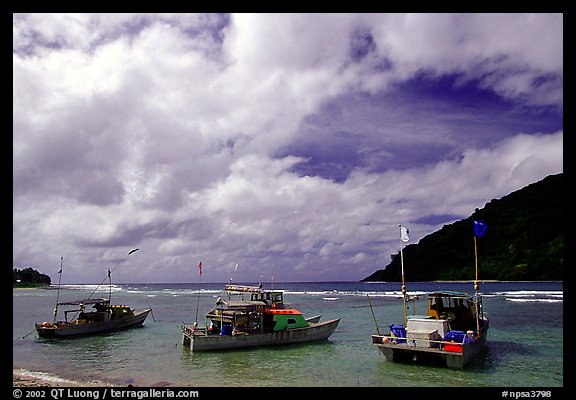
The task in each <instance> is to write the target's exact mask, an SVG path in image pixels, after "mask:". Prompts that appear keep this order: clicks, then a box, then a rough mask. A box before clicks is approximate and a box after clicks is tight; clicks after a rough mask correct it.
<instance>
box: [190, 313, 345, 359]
mask: <svg viewBox="0 0 576 400" xmlns="http://www.w3.org/2000/svg"><path fill="white" fill-rule="evenodd" d="M339 322H340V319H339V318H338V319H333V320H329V321H325V322H311V323H309V326H308V327H305V328H296V329H288V330H284V331H277V332H265V333H242V334H238V335H219V334H208V335H207V334H206V333H205V330H204V329H196V330H193V329H191V328H188V327H187V326H186V325H184V324H182V343H183V344H184V345H185V346H189V347H190V350H192V351H194V352H201V351H218V350H230V349H239V348H246V347H257V346H277V345H285V344H293V343H306V342H314V341H318V340H324V339H328V337H329V336H330V335H332V333H333V332H334V330H335V329H336V327H337V326H338V323H339Z"/></svg>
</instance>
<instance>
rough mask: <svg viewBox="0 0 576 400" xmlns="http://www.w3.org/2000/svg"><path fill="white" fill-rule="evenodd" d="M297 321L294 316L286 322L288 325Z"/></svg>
mask: <svg viewBox="0 0 576 400" xmlns="http://www.w3.org/2000/svg"><path fill="white" fill-rule="evenodd" d="M295 323H296V320H295V319H294V318H288V319H287V320H286V324H287V325H290V324H295Z"/></svg>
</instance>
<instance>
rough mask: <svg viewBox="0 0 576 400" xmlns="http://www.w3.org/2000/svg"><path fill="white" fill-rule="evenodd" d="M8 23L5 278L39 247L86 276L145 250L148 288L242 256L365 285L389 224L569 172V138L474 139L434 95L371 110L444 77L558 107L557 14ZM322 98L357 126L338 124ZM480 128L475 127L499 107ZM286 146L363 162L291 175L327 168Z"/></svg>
mask: <svg viewBox="0 0 576 400" xmlns="http://www.w3.org/2000/svg"><path fill="white" fill-rule="evenodd" d="M13 21H14V22H13V46H14V55H13V121H14V122H13V166H14V171H13V177H14V185H13V199H14V209H13V216H14V225H13V231H14V243H13V249H14V262H15V264H17V265H15V267H19V266H27V265H38V266H39V267H40V269H42V270H44V271H46V272H49V268H50V267H51V266H52V261H47V259H49V258H50V255H52V254H53V255H54V257H52V258H54V259H55V260H58V259H59V257H60V255H64V256H65V259H68V260H71V261H73V263H72V262H71V264H73V265H71V266H70V279H73V280H76V281H82V280H85V279H86V280H92V281H95V280H98V279H97V277H96V272H98V271H99V269H96V270H94V269H92V271H93V272H94V271H96V272H94V273H92V274H88V275H85V274H87V272H86V271H87V268H88V267H89V266H91V265H100V263H101V258H102V252H103V251H104V252H105V253H106V257H107V258H108V259H111V258H114V257H119V254H122V253H123V251H124V249H129V248H131V247H132V246H137V247H140V248H141V249H142V251H141V252H140V253H139V254H138V260H139V262H138V263H130V265H129V266H127V267H126V269H127V270H130V268H134V269H136V268H140V269H139V271H140V273H139V274H138V277H139V278H138V279H141V280H180V279H184V278H183V271H186V268H188V266H191V265H192V264H195V263H197V261H198V260H199V259H202V260H203V261H204V262H205V263H206V268H205V271H206V272H205V274H206V277H207V279H211V280H227V279H228V274H229V271H230V265H232V267H233V266H234V265H235V263H236V262H241V263H242V265H243V268H242V269H243V271H245V273H246V274H247V275H246V279H254V280H257V279H258V277H259V274H260V273H261V272H262V271H267V269H269V268H274V269H275V274H276V278H275V279H284V280H291V279H312V280H314V279H333V278H334V277H335V276H337V275H338V274H341V275H338V276H341V279H360V278H363V277H364V276H366V275H368V274H370V273H371V272H373V270H374V269H375V268H376V267H381V266H382V263H385V262H387V259H388V253H389V252H390V251H393V249H394V247H395V243H396V237H395V230H394V229H393V227H394V226H397V224H398V223H404V222H406V221H416V220H418V219H419V218H422V217H425V216H427V215H432V214H437V215H440V214H446V215H462V216H466V215H468V214H469V213H470V212H471V211H473V209H474V208H475V207H481V206H482V205H483V204H484V203H485V202H486V201H489V200H490V199H491V198H494V197H498V196H502V195H504V194H507V193H508V192H510V191H512V190H515V189H518V188H520V187H522V186H523V185H526V184H528V183H532V182H534V181H536V180H539V179H541V178H543V177H544V176H546V175H548V174H551V173H557V172H561V171H562V168H563V166H562V137H563V135H562V132H559V133H556V134H552V132H542V134H539V135H535V134H534V133H533V132H530V133H529V134H528V133H527V134H519V133H518V132H515V134H514V136H510V134H509V133H508V132H509V131H507V134H508V139H505V138H504V137H505V136H504V135H501V136H498V135H500V133H494V134H493V135H492V136H489V138H487V139H486V142H491V143H493V145H492V146H491V147H486V145H485V143H483V144H482V145H480V144H479V142H480V141H479V140H478V139H476V140H472V139H471V137H472V136H473V135H472V134H471V133H468V132H458V131H457V129H454V128H451V129H452V130H451V131H449V132H448V131H447V129H446V128H445V125H440V124H439V123H438V121H446V120H458V122H459V123H458V125H457V127H458V128H459V127H462V126H465V125H466V124H467V123H470V121H471V119H472V114H473V113H474V112H473V111H472V112H464V111H462V109H461V108H459V109H458V112H456V110H455V109H454V108H453V107H452V104H451V103H449V102H447V101H446V100H445V99H443V100H435V99H433V98H431V99H430V101H427V100H425V99H423V100H422V101H421V102H420V103H418V107H415V108H406V107H404V105H405V102H406V100H405V99H404V98H403V100H402V101H396V102H394V99H392V100H391V99H387V100H386V101H380V102H377V101H378V100H381V97H382V96H383V95H384V94H386V93H394V92H393V90H396V89H397V88H398V85H399V84H400V83H402V82H404V81H406V80H410V79H412V78H414V77H416V76H418V77H420V76H423V75H424V76H430V77H431V80H432V77H441V76H442V75H443V74H450V75H452V76H455V75H454V74H456V76H457V78H456V82H457V83H458V84H462V85H464V84H465V83H467V82H468V83H469V82H476V83H477V85H478V87H479V88H486V89H489V90H492V91H493V92H494V93H495V95H499V96H502V97H503V98H504V99H505V100H507V101H509V102H517V105H518V109H522V107H527V108H529V107H530V106H531V105H534V104H537V105H540V106H553V107H556V109H558V108H560V109H561V105H562V73H563V72H562V40H561V39H562V17H561V16H558V15H554V14H543V15H520V14H512V15H476V14H467V15H452V14H450V15H438V14H433V15H397V14H390V15H381V14H240V15H231V16H227V15H216V14H208V15H205V14H191V15H188V14H113V15H109V14H42V15H39V14H15V15H14V19H13ZM390 90H392V92H390ZM367 93H368V94H369V95H366V94H367ZM408 98H410V97H408ZM350 99H355V103H354V107H353V108H352V107H350V108H347V107H346V106H347V105H349V104H350V105H351V104H352V102H351V101H350ZM362 99H365V100H366V101H370V102H371V103H370V104H369V105H368V104H367V105H366V108H365V109H370V110H371V111H370V113H368V112H366V113H363V111H362V110H363V109H364V108H363V107H360V106H359V104H361V103H362ZM397 100H401V99H397ZM333 104H339V106H340V107H341V109H342V110H344V111H343V113H349V115H351V116H352V117H350V118H341V119H338V118H333V115H332V114H331V111H333V110H332V107H333ZM430 104H434V106H428V107H426V105H430ZM375 115H378V116H379V118H375V117H374V116H375ZM397 115H402V116H403V118H404V120H403V121H402V122H400V121H399V120H398V118H395V117H394V116H397ZM475 117H477V119H475V120H474V121H475V123H476V125H474V129H475V127H476V126H478V125H479V123H478V121H482V118H486V120H487V119H489V118H491V117H492V115H490V116H487V117H483V116H482V115H479V116H475ZM507 117H508V118H512V117H510V116H507ZM310 119H314V120H315V121H316V122H315V124H312V123H309V121H310ZM341 121H344V122H345V123H346V124H348V125H346V126H344V125H343V124H341ZM505 122H507V121H503V122H502V123H503V124H504V123H505ZM331 123H332V125H331ZM304 128H306V129H304ZM469 129H470V130H471V131H472V132H474V129H472V128H469ZM511 129H512V128H511ZM341 132H345V133H346V134H340V133H341ZM348 132H354V133H355V134H348ZM356 133H357V134H356ZM306 135H309V136H306ZM496 139H497V141H495V140H496ZM295 144H298V145H300V146H301V147H306V145H309V144H314V145H316V146H318V147H319V148H320V149H324V150H326V151H327V152H328V153H330V155H331V156H332V158H330V159H328V160H326V162H325V163H324V164H323V166H324V165H331V166H332V168H344V164H346V163H351V164H354V162H355V161H354V162H353V161H349V160H345V159H343V158H342V157H343V156H342V154H344V155H355V156H357V157H358V159H359V160H363V162H364V163H363V164H358V165H356V164H354V165H352V168H350V173H349V174H348V175H346V176H345V179H343V180H342V181H341V182H338V183H336V182H334V181H332V180H330V179H324V178H322V174H317V175H314V174H312V175H311V176H300V175H299V174H298V173H297V170H298V169H297V167H298V165H299V164H301V163H303V162H306V161H307V162H308V163H309V164H310V165H311V166H314V165H320V163H318V160H316V159H314V157H310V158H309V159H304V158H302V157H299V156H297V155H296V156H294V155H293V154H295V153H294V152H291V151H290V150H289V149H291V148H292V147H294V146H295ZM430 145H438V147H440V148H441V149H442V150H443V151H446V152H447V155H446V156H445V157H444V158H442V159H441V161H438V160H435V161H434V162H433V163H432V162H430V163H429V164H427V165H425V166H423V164H422V159H425V157H423V156H420V155H419V154H418V151H425V149H426V146H430ZM291 146H292V147H291ZM355 146H356V147H355ZM399 146H401V148H402V149H403V153H402V154H404V155H403V156H402V155H398V152H397V151H398V148H399ZM356 148H359V149H360V150H359V151H358V153H356ZM444 148H446V149H448V150H445V149H444ZM347 149H353V150H354V151H352V150H351V151H349V152H348V153H347V152H346V151H345V150H347ZM406 149H409V150H410V151H407V150H406ZM450 151H452V153H450ZM338 152H342V154H340V153H338ZM456 154H459V155H461V158H459V159H454V157H455V155H456ZM393 156H395V157H404V158H406V165H405V167H404V168H402V170H399V169H389V168H388V169H386V170H380V169H379V168H378V166H379V165H380V164H381V162H382V159H383V158H387V157H390V158H392V157H393ZM415 158H420V159H419V160H418V161H419V162H418V163H416V162H415V160H414V159H415ZM410 163H412V164H410ZM410 165H412V166H410ZM368 168H370V169H368ZM439 187H442V188H443V189H442V190H438V188H439ZM436 228H437V226H426V225H421V226H415V227H414V228H412V229H411V232H413V235H414V238H418V237H421V236H423V235H424V234H426V233H429V232H430V231H431V230H433V229H436ZM54 253H57V254H54ZM193 261H194V262H193ZM22 263H24V264H25V265H21V264H22ZM138 265H140V267H138ZM350 266H354V268H350ZM335 271H338V272H337V273H336V272H335ZM250 274H252V275H250ZM129 276H130V275H129V274H127V275H126V277H127V279H128V277H129ZM191 276H192V275H191ZM191 279H192V278H191Z"/></svg>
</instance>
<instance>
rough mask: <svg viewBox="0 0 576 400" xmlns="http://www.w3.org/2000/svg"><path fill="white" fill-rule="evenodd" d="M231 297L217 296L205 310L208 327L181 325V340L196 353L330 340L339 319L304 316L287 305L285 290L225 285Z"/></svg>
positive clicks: (194, 324)
mask: <svg viewBox="0 0 576 400" xmlns="http://www.w3.org/2000/svg"><path fill="white" fill-rule="evenodd" d="M225 292H226V293H227V294H228V299H222V298H221V297H220V298H218V300H217V301H216V304H215V306H214V308H212V309H211V310H210V311H208V312H207V313H206V317H205V326H204V327H199V326H198V325H197V323H196V322H195V323H193V324H191V325H190V324H185V323H182V324H181V332H182V343H183V344H184V346H186V347H189V348H190V350H192V351H194V352H202V351H217V350H230V349H238V348H246V347H257V346H276V345H285V344H293V343H306V342H314V341H319V340H325V339H328V337H329V336H330V335H332V333H333V332H334V330H335V329H336V327H337V326H338V323H339V322H340V318H337V319H331V320H327V321H320V318H321V316H320V315H316V316H313V317H309V318H305V317H304V316H303V315H302V313H301V312H300V311H298V310H296V309H294V308H290V307H287V306H286V305H285V304H284V292H283V291H282V290H265V289H262V287H261V285H260V286H245V285H226V286H225Z"/></svg>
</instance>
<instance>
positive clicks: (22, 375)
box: [12, 369, 110, 387]
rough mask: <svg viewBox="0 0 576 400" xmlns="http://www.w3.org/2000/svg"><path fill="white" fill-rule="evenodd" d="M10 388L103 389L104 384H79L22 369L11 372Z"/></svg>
mask: <svg viewBox="0 0 576 400" xmlns="http://www.w3.org/2000/svg"><path fill="white" fill-rule="evenodd" d="M12 386H14V387H103V386H110V385H107V384H104V383H101V382H100V383H95V382H79V381H74V380H70V379H65V378H60V377H55V376H52V375H48V374H44V373H34V372H30V371H26V370H22V369H13V370H12Z"/></svg>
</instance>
